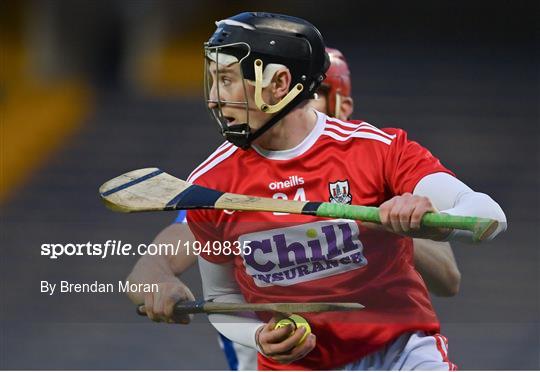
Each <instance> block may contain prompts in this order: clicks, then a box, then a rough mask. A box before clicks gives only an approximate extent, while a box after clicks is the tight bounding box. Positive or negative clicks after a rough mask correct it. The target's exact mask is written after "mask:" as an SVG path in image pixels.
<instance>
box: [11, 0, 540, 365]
mask: <svg viewBox="0 0 540 372" xmlns="http://www.w3.org/2000/svg"><path fill="white" fill-rule="evenodd" d="M539 5H540V3H539V2H537V1H515V2H510V1H502V0H500V1H437V2H433V1H408V2H403V1H381V2H367V1H355V2H350V1H344V0H332V1H324V2H323V1H266V0H265V1H258V2H257V3H254V2H251V1H247V0H246V1H227V2H224V1H211V0H201V1H197V2H192V1H163V0H157V1H149V0H148V1H147V0H144V1H142V0H141V1H120V0H118V1H82V0H76V1H68V0H63V1H60V0H58V1H13V0H11V1H3V2H2V3H1V5H0V22H1V23H0V45H1V52H2V55H1V58H2V65H1V69H0V77H1V81H2V84H1V88H0V110H1V133H0V139H1V190H0V191H1V192H0V197H1V214H0V217H1V242H0V244H1V251H0V253H1V256H0V261H1V266H0V269H1V270H0V272H1V303H2V306H1V327H2V328H1V330H0V337H1V348H0V357H1V358H0V359H1V361H0V366H1V368H2V369H224V368H226V364H225V360H224V358H223V357H222V355H221V354H220V352H219V351H218V346H217V342H216V336H215V333H214V331H213V329H212V327H211V326H210V325H209V324H208V323H207V321H206V318H205V317H204V316H198V317H197V320H196V321H195V322H194V323H193V324H191V325H190V326H176V325H163V324H151V323H149V322H148V321H147V320H146V319H140V318H138V317H137V316H136V315H135V313H134V309H133V306H131V304H130V302H129V300H128V299H127V297H124V296H122V295H119V294H108V295H107V294H104V295H99V296H98V295H69V296H68V295H63V296H62V295H55V296H44V295H41V294H40V293H39V281H40V280H49V281H58V280H77V281H94V280H99V281H117V280H120V279H123V278H125V276H126V275H127V274H128V272H129V270H130V268H131V266H132V265H133V263H134V262H135V259H136V257H124V258H118V257H113V258H107V259H106V260H103V261H101V260H99V259H97V258H93V257H67V258H62V259H59V260H56V261H53V260H50V259H48V258H46V257H41V256H40V253H39V252H40V245H41V244H42V243H47V242H49V243H50V242H58V243H68V242H87V241H91V242H104V241H106V240H107V239H116V240H122V241H124V242H131V243H134V244H135V243H139V242H149V241H150V240H151V239H152V238H153V236H154V235H155V234H156V233H157V232H158V231H159V230H160V229H161V228H162V227H164V226H165V225H167V224H168V223H169V222H171V221H172V219H173V218H174V214H173V213H156V214H144V215H118V214H113V213H112V212H109V211H107V210H105V208H104V207H103V206H102V205H101V203H100V201H99V198H98V196H97V188H98V186H99V185H100V184H101V183H102V182H103V181H105V180H107V179H109V178H112V177H114V176H116V175H118V174H120V173H123V172H125V171H128V170H131V169H136V168H141V167H146V166H159V167H161V168H163V169H165V170H167V171H169V172H170V173H172V174H175V175H178V176H180V177H185V176H187V174H189V172H190V170H191V169H192V168H193V167H194V166H195V165H196V164H198V163H199V162H200V161H202V160H203V159H204V158H205V157H206V156H207V155H208V154H209V153H210V152H211V150H212V149H213V148H215V147H216V146H217V145H218V144H219V143H221V141H222V140H221V138H220V136H219V135H218V133H217V131H216V127H215V124H214V123H213V122H212V121H211V120H210V119H209V117H208V115H207V113H206V110H205V107H204V102H203V100H202V90H201V86H202V84H201V78H202V51H201V46H202V43H203V42H204V41H205V40H206V39H207V38H208V36H209V35H210V34H211V32H212V31H213V29H214V26H213V22H214V21H215V20H218V19H222V18H225V17H227V16H230V15H233V14H236V13H238V12H241V11H244V10H265V11H275V12H282V13H288V14H291V15H297V16H301V17H304V18H306V19H308V20H310V21H312V22H313V23H314V24H315V25H317V26H318V27H319V29H320V30H321V31H322V33H323V35H324V36H325V39H326V42H327V44H328V45H330V46H333V47H336V48H339V49H340V50H342V51H343V53H344V54H345V56H346V57H347V59H348V61H349V64H350V67H351V70H352V78H353V93H354V99H355V103H356V110H355V115H354V116H355V117H356V118H362V119H365V120H367V121H369V122H371V123H373V124H375V125H377V126H379V127H385V126H398V127H403V128H405V129H407V130H408V132H409V136H410V137H411V138H413V139H416V140H418V141H419V142H421V143H422V144H424V145H425V146H426V147H428V148H429V149H431V150H432V152H433V153H434V154H435V155H437V156H438V157H440V159H442V161H443V163H444V164H445V165H447V166H448V167H449V168H450V169H452V170H454V171H455V172H456V174H457V175H458V177H459V178H461V179H463V180H464V181H465V182H467V183H468V184H469V185H471V186H472V187H473V188H476V189H478V190H482V191H486V192H488V193H489V194H491V195H492V196H493V197H494V198H495V199H496V200H497V201H499V202H500V204H501V205H502V206H503V208H504V210H505V211H506V213H507V217H508V220H509V230H508V231H507V232H506V233H505V234H504V235H503V236H501V237H500V238H499V239H497V240H496V241H495V242H493V243H490V244H486V245H485V246H466V245H461V244H455V245H454V250H455V253H456V257H457V260H458V264H459V267H460V269H461V273H462V286H461V292H460V293H459V294H458V295H457V296H456V297H454V298H450V299H440V298H434V303H435V306H436V308H437V311H438V313H439V316H440V319H441V321H442V329H443V333H444V334H445V335H446V336H448V338H449V340H450V357H451V359H452V360H453V361H454V362H455V363H456V364H458V365H459V366H460V368H462V369H538V368H540V351H539V350H540V276H539V271H540V258H539V257H540V256H539V247H540V244H539V243H540V242H539V235H538V226H539V222H540V221H539V218H538V210H539V207H540V203H539V193H538V190H539V186H540V185H539V183H540V182H539V174H540V173H539V170H540V169H539V161H540V156H539V151H538V148H539V145H540V137H539V132H540V129H539V93H540V85H539V71H540V70H539V58H538V57H539V56H538V45H539V44H538V41H539V40H538V39H539V37H538V29H539V28H538V26H539V25H538V14H539V10H540V9H539ZM254 8H257V9H254ZM183 279H184V280H185V282H186V283H187V284H188V285H190V286H191V287H192V288H194V290H195V292H196V293H197V294H199V295H200V285H199V278H198V272H197V270H196V269H192V270H190V271H189V272H187V273H186V274H185V275H184V277H183ZM209 355H215V357H209Z"/></svg>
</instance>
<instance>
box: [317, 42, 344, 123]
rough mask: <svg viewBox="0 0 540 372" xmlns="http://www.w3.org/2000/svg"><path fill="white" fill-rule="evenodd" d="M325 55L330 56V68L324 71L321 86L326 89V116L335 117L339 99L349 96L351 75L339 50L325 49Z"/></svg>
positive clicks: (337, 113)
mask: <svg viewBox="0 0 540 372" xmlns="http://www.w3.org/2000/svg"><path fill="white" fill-rule="evenodd" d="M326 53H328V55H329V56H330V67H329V68H328V71H326V79H324V81H323V83H322V85H323V86H325V87H326V88H327V89H328V95H327V100H328V114H329V115H333V116H335V117H337V116H338V115H339V112H338V111H337V110H339V107H340V101H341V97H350V96H351V73H350V71H349V65H347V61H346V60H345V57H343V54H342V53H341V52H340V51H339V50H337V49H333V48H326ZM336 109H337V110H336Z"/></svg>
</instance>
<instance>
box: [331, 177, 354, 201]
mask: <svg viewBox="0 0 540 372" xmlns="http://www.w3.org/2000/svg"><path fill="white" fill-rule="evenodd" d="M328 189H329V190H330V199H329V201H330V203H339V204H351V201H352V195H351V194H350V189H349V180H345V181H336V182H329V183H328Z"/></svg>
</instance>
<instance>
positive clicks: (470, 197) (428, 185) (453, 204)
mask: <svg viewBox="0 0 540 372" xmlns="http://www.w3.org/2000/svg"><path fill="white" fill-rule="evenodd" d="M413 194H415V195H421V196H427V197H428V198H430V199H431V202H432V203H433V205H434V206H435V207H436V208H437V209H438V210H439V211H440V212H441V213H446V214H451V215H456V216H473V217H483V218H491V219H494V220H497V221H498V222H499V225H498V227H497V229H496V230H495V231H494V232H493V233H492V234H491V235H490V236H489V237H488V238H487V239H486V240H491V239H493V238H494V237H495V236H497V234H499V233H500V232H502V231H504V230H506V225H507V222H506V216H505V214H504V212H503V210H502V209H501V207H500V206H499V204H497V203H496V202H495V201H494V200H493V199H492V198H491V197H489V196H488V195H486V194H483V193H480V192H476V191H473V190H472V189H471V188H470V187H469V186H467V185H466V184H464V183H463V182H461V181H460V180H458V179H457V178H456V177H454V176H451V175H450V174H448V173H442V172H440V173H433V174H430V175H427V176H425V177H424V178H422V179H421V180H420V181H419V182H418V184H417V185H416V187H415V188H414V192H413ZM448 240H461V241H467V242H472V233H471V232H470V231H463V230H454V231H453V232H452V233H451V234H450V236H449V237H448Z"/></svg>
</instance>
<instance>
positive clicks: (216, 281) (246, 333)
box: [199, 257, 264, 349]
mask: <svg viewBox="0 0 540 372" xmlns="http://www.w3.org/2000/svg"><path fill="white" fill-rule="evenodd" d="M199 270H200V272H201V279H202V285H203V293H204V299H205V300H207V301H210V300H212V301H214V302H235V303H243V302H245V300H244V297H243V296H242V294H241V293H240V288H239V287H238V284H237V283H236V280H235V279H234V274H233V262H232V261H229V262H226V263H224V264H219V265H218V264H214V263H211V262H209V261H207V260H205V259H204V258H201V257H199ZM208 319H209V320H210V323H212V325H213V326H214V327H215V328H216V329H217V331H218V332H219V333H221V334H222V335H224V336H225V337H227V338H228V339H229V340H231V341H233V342H236V343H239V344H242V345H244V346H247V347H251V348H253V349H257V345H256V342H255V332H256V331H257V329H258V328H259V327H260V326H261V325H263V324H264V323H262V322H261V321H260V320H259V319H258V318H257V315H255V313H253V312H241V313H235V314H234V315H229V314H210V315H208Z"/></svg>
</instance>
